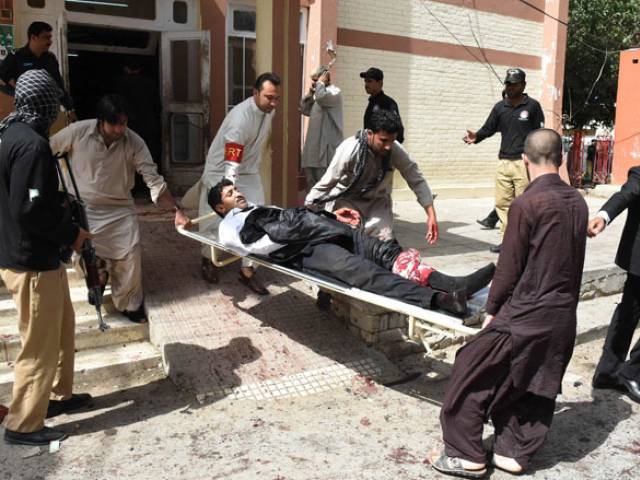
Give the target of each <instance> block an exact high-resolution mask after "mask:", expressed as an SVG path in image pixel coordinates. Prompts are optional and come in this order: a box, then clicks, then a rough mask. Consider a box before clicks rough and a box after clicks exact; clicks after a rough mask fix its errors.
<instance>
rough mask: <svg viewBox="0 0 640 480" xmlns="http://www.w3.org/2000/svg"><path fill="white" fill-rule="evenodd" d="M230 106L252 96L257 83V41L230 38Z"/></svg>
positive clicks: (228, 56)
mask: <svg viewBox="0 0 640 480" xmlns="http://www.w3.org/2000/svg"><path fill="white" fill-rule="evenodd" d="M228 44H229V51H228V55H227V58H228V61H229V68H228V69H227V71H228V75H229V77H228V85H229V98H228V100H227V102H228V106H233V105H237V104H238V103H240V102H242V101H243V100H244V99H245V98H248V97H250V96H251V94H252V91H253V84H254V83H255V81H256V40H255V39H253V38H245V37H229V41H228Z"/></svg>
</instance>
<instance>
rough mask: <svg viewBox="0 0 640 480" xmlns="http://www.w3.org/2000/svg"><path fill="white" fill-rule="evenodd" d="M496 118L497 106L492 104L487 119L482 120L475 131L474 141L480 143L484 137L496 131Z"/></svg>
mask: <svg viewBox="0 0 640 480" xmlns="http://www.w3.org/2000/svg"><path fill="white" fill-rule="evenodd" d="M498 119H499V116H498V108H497V107H496V106H494V107H493V108H492V109H491V113H490V114H489V118H487V121H486V122H484V125H483V126H482V127H481V128H480V130H478V131H477V132H476V135H477V138H476V142H475V143H480V142H481V141H483V140H484V139H485V138H489V137H490V136H492V135H493V134H494V133H496V132H497V131H498Z"/></svg>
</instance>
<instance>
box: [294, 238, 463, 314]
mask: <svg viewBox="0 0 640 480" xmlns="http://www.w3.org/2000/svg"><path fill="white" fill-rule="evenodd" d="M310 250H311V251H310V253H308V254H307V255H304V256H303V258H302V266H303V268H304V270H307V271H311V272H315V273H320V274H322V275H326V276H328V277H332V278H335V279H337V280H339V281H341V282H344V283H345V284H347V285H350V286H353V287H356V288H360V289H362V290H366V291H368V292H372V293H376V294H378V295H384V296H387V297H391V298H395V299H398V300H401V301H403V302H406V303H411V304H413V305H418V306H420V307H422V308H442V309H443V310H447V311H449V312H451V313H455V314H458V315H459V314H463V313H464V312H465V311H466V299H464V297H461V296H460V295H458V293H457V292H456V293H454V294H448V293H442V292H434V291H433V290H432V289H430V288H428V287H421V286H419V285H417V284H415V283H413V282H411V281H409V280H406V279H404V278H401V277H399V276H397V275H394V274H393V273H391V272H390V271H389V270H386V269H384V268H382V267H380V266H379V265H376V264H375V263H373V262H372V261H370V260H367V259H366V258H363V257H361V256H358V255H355V254H353V253H351V252H349V251H348V250H346V249H344V248H342V247H341V246H339V245H334V244H330V243H323V244H320V245H316V246H314V247H313V248H312V249H310Z"/></svg>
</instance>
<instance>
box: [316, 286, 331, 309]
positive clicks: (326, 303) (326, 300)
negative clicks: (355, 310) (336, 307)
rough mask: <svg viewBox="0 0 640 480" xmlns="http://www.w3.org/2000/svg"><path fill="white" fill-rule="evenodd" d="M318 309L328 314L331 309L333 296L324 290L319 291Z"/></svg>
mask: <svg viewBox="0 0 640 480" xmlns="http://www.w3.org/2000/svg"><path fill="white" fill-rule="evenodd" d="M316 307H318V310H320V311H321V312H328V311H329V308H331V294H330V293H329V292H325V291H324V290H318V297H317V298H316Z"/></svg>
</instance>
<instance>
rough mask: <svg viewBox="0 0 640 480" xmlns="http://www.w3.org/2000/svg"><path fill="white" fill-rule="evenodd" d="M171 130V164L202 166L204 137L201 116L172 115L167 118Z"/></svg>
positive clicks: (193, 114)
mask: <svg viewBox="0 0 640 480" xmlns="http://www.w3.org/2000/svg"><path fill="white" fill-rule="evenodd" d="M169 121H170V129H171V162H172V163H178V164H183V165H184V164H202V163H204V157H203V155H202V152H203V148H204V144H203V141H204V136H203V135H202V123H203V122H202V114H200V113H172V114H171V115H170V117H169Z"/></svg>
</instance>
